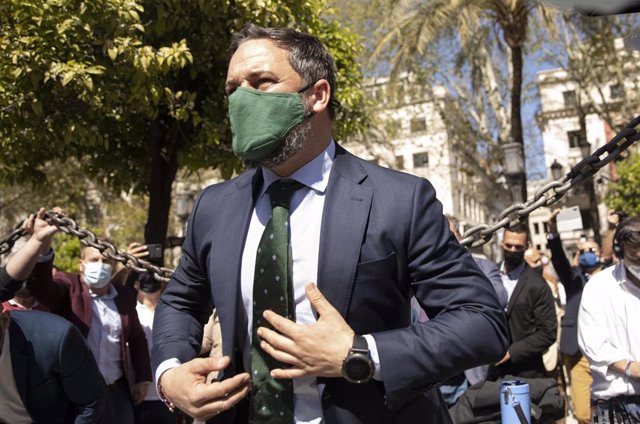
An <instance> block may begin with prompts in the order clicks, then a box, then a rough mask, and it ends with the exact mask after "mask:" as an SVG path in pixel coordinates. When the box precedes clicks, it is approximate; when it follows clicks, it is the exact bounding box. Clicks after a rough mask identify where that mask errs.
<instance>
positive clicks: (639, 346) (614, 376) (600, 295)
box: [578, 263, 640, 399]
mask: <svg viewBox="0 0 640 424" xmlns="http://www.w3.org/2000/svg"><path fill="white" fill-rule="evenodd" d="M638 334H640V288H638V287H637V286H636V285H635V284H633V283H632V282H630V281H629V280H627V278H626V270H625V269H624V266H623V264H622V263H620V264H618V265H616V266H613V267H609V268H606V269H604V270H602V271H600V272H599V273H597V274H595V275H593V276H592V277H591V279H590V280H589V282H588V283H587V284H586V285H585V287H584V290H583V292H582V300H581V303H580V312H579V313H578V344H579V345H580V349H581V350H582V352H583V353H584V355H585V356H586V357H587V359H588V360H589V365H590V367H591V375H592V377H593V384H592V385H591V397H592V398H594V399H610V398H612V397H615V396H619V395H635V394H640V381H639V380H636V379H633V378H629V379H627V378H626V376H624V375H622V374H620V373H617V372H614V371H612V370H610V369H609V365H610V364H612V363H614V362H617V361H620V360H627V361H639V360H640V338H639V337H638Z"/></svg>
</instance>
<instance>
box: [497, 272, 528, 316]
mask: <svg viewBox="0 0 640 424" xmlns="http://www.w3.org/2000/svg"><path fill="white" fill-rule="evenodd" d="M524 267H525V263H524V261H523V262H522V263H521V264H520V265H518V266H517V267H515V268H514V269H512V270H511V271H509V272H507V271H506V268H505V265H504V262H502V265H501V266H500V277H501V278H502V284H504V288H505V290H506V291H507V306H506V307H505V310H506V309H507V307H508V304H509V301H510V300H511V295H512V294H513V291H514V290H515V289H516V286H517V285H518V280H520V277H521V276H522V273H523V272H524Z"/></svg>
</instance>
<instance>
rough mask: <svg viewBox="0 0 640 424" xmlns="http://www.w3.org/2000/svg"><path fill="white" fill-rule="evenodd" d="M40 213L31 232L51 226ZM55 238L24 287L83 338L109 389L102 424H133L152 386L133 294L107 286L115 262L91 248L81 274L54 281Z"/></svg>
mask: <svg viewBox="0 0 640 424" xmlns="http://www.w3.org/2000/svg"><path fill="white" fill-rule="evenodd" d="M41 212H42V213H39V214H38V216H37V217H36V219H35V221H34V222H33V227H34V228H38V227H45V226H50V225H49V224H48V223H47V222H46V221H45V220H44V210H42V211H41ZM27 230H28V231H33V229H27ZM54 235H55V231H54V232H51V233H50V236H49V237H47V239H46V240H44V241H43V247H42V249H41V250H40V254H41V257H40V260H39V263H38V264H37V265H36V266H35V269H34V271H33V273H32V274H31V277H30V278H29V280H28V282H27V287H28V288H29V290H30V291H31V293H32V295H33V296H34V298H35V299H36V300H38V301H39V302H41V303H43V304H44V305H45V306H47V307H48V308H49V309H50V311H51V312H53V313H55V314H58V315H60V316H62V317H64V318H66V319H67V320H69V321H70V322H72V323H73V324H75V326H76V327H77V328H78V329H79V330H80V332H81V333H82V335H83V336H84V337H85V338H86V340H87V344H88V345H89V348H90V349H91V352H92V353H93V355H94V357H95V359H96V362H97V364H98V368H99V369H100V373H101V374H102V377H103V378H104V380H105V383H106V384H107V415H106V416H107V419H106V421H105V422H109V423H111V422H113V423H131V424H133V422H134V414H133V406H134V405H137V404H138V403H140V402H142V400H143V399H144V397H145V395H146V392H147V388H148V383H149V382H151V367H150V362H149V352H148V350H147V340H146V337H145V334H144V331H143V329H142V327H141V325H140V322H139V320H138V315H137V313H136V295H135V291H133V289H131V288H128V287H123V286H121V285H118V284H113V283H112V282H111V280H112V270H113V265H114V263H113V262H112V261H110V260H108V259H106V258H105V257H103V256H102V254H101V253H100V251H99V250H97V249H95V248H93V247H83V248H82V250H81V253H80V264H79V268H80V274H74V273H67V272H57V273H56V274H55V276H53V275H52V272H51V267H52V265H53V251H52V250H51V241H52V239H53V237H54Z"/></svg>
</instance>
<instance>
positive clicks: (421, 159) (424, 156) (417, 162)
mask: <svg viewBox="0 0 640 424" xmlns="http://www.w3.org/2000/svg"><path fill="white" fill-rule="evenodd" d="M427 166H429V153H427V152H421V153H414V154H413V167H414V168H424V167H427Z"/></svg>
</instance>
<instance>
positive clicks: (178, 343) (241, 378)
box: [151, 191, 251, 420]
mask: <svg viewBox="0 0 640 424" xmlns="http://www.w3.org/2000/svg"><path fill="white" fill-rule="evenodd" d="M205 193H206V191H205ZM202 197H203V194H201V195H200V196H199V197H198V199H197V200H196V203H195V206H194V208H193V212H192V214H191V217H190V218H189V224H188V226H187V228H188V230H187V237H186V239H185V241H184V243H183V246H182V257H181V258H180V263H179V265H178V268H177V269H176V271H175V272H174V273H173V275H172V276H171V281H170V282H169V284H168V285H167V288H166V289H165V291H164V292H163V294H162V297H161V298H160V302H159V303H158V306H157V307H156V310H155V314H154V321H153V349H152V358H151V359H152V368H153V370H154V372H155V373H156V375H155V377H156V384H157V387H158V393H159V394H160V396H161V398H162V399H163V401H164V402H165V403H166V404H168V405H169V406H171V408H173V407H177V408H180V409H181V410H182V411H184V412H186V413H187V414H189V415H190V416H192V417H195V418H198V419H200V420H207V419H209V418H211V417H213V416H215V415H217V414H219V413H220V412H222V411H226V410H228V409H230V408H232V407H233V406H234V405H235V404H236V403H238V402H239V401H240V400H242V399H243V398H244V397H246V396H247V394H248V393H249V390H250V385H251V376H250V375H249V374H248V373H246V372H245V373H242V374H237V375H235V376H228V378H226V379H225V380H223V381H220V382H216V381H214V382H212V383H210V384H209V383H206V377H207V375H208V374H209V373H210V372H212V371H221V370H223V369H225V368H227V367H228V366H229V365H230V359H229V357H223V358H197V355H198V353H199V351H200V343H201V341H202V328H203V325H204V323H205V322H206V321H207V319H208V317H209V316H210V315H211V305H212V302H211V293H210V290H209V288H210V287H209V282H208V281H207V278H206V272H205V271H204V270H203V268H202V267H201V266H200V264H199V260H198V251H197V249H196V245H195V240H194V239H195V235H194V227H196V224H197V220H198V214H199V213H200V212H199V204H200V201H201V199H202ZM203 213H204V214H209V213H211V211H210V210H206V211H204V212H203ZM202 219H203V220H204V218H202ZM203 222H206V221H203ZM225 377H227V376H225Z"/></svg>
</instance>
